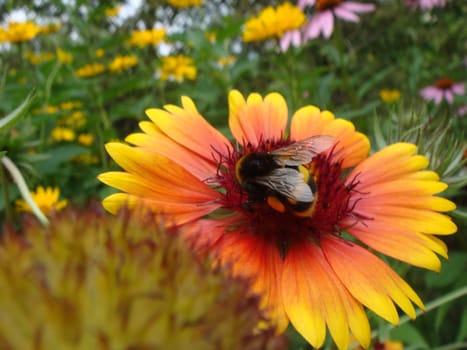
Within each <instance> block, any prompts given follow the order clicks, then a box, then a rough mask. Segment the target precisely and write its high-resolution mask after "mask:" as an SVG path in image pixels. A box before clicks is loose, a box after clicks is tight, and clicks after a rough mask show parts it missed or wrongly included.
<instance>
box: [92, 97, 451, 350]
mask: <svg viewBox="0 0 467 350" xmlns="http://www.w3.org/2000/svg"><path fill="white" fill-rule="evenodd" d="M164 108H165V110H164V109H149V110H147V111H146V113H147V115H148V117H149V118H150V119H151V121H143V122H141V123H140V127H141V129H142V130H143V133H136V134H132V135H129V136H128V137H127V139H126V141H128V142H129V143H130V144H133V145H134V146H129V145H126V144H123V143H109V144H107V151H108V152H109V154H110V155H111V156H112V158H113V159H114V160H115V161H116V162H117V163H118V164H119V165H120V166H121V167H122V168H123V169H124V171H122V172H107V173H104V174H101V175H100V176H99V179H100V180H101V181H102V182H104V183H106V184H108V185H110V186H112V187H115V188H117V189H119V190H120V191H122V192H121V193H116V194H112V195H110V196H109V197H107V198H106V199H105V200H104V201H103V205H104V207H105V208H106V209H107V210H108V211H110V212H112V213H116V212H117V211H118V210H119V209H121V208H122V207H125V206H129V207H133V208H143V209H144V210H151V211H153V212H155V213H159V214H161V215H162V216H163V220H164V222H166V223H169V224H173V225H177V226H184V227H185V228H186V230H188V231H189V232H190V234H189V235H188V237H187V238H188V239H190V240H193V241H194V244H195V248H197V249H199V250H200V252H206V253H213V254H214V255H215V256H217V257H218V259H219V261H220V262H221V263H223V264H225V265H228V266H230V267H231V268H232V269H233V271H234V273H235V274H238V275H244V276H249V277H250V278H252V280H253V281H254V283H253V291H254V292H256V293H258V294H259V295H261V297H262V305H263V307H264V308H265V310H266V311H267V313H268V315H269V317H270V319H271V321H272V322H273V323H274V324H275V325H276V327H277V330H278V332H282V331H284V330H285V329H286V327H287V325H288V324H289V322H290V323H292V325H293V326H294V327H295V328H296V329H297V330H298V332H300V333H301V334H302V335H303V336H304V337H305V339H307V341H308V342H309V343H310V344H311V345H312V346H314V347H320V346H322V345H323V343H324V340H325V337H326V328H327V329H328V330H329V332H330V334H331V336H332V338H333V339H334V341H335V343H336V345H337V347H338V348H339V349H346V348H347V346H348V344H349V342H350V339H351V337H352V339H356V340H357V341H358V342H359V343H360V344H361V345H362V346H364V347H368V346H369V344H370V338H371V336H370V325H369V322H368V319H367V315H366V313H365V309H364V307H367V308H368V309H370V310H372V311H373V312H375V313H376V314H378V315H379V316H381V317H383V318H384V319H386V320H388V321H389V322H391V323H393V324H397V323H398V321H399V316H398V313H397V310H396V305H397V306H398V307H399V308H400V309H401V310H403V311H404V312H405V313H406V314H408V315H409V316H410V317H411V318H415V316H416V313H415V308H414V305H413V304H415V305H417V306H419V307H420V308H423V303H422V301H421V300H420V298H419V297H418V296H417V294H416V293H415V292H414V291H413V289H412V288H411V287H410V286H409V285H408V284H407V283H406V282H405V281H404V280H403V279H402V278H400V277H399V276H398V275H397V274H396V273H395V272H394V271H393V270H392V269H391V268H390V267H389V265H387V264H386V263H385V262H384V261H383V260H382V259H381V258H379V257H378V256H377V255H375V254H374V253H372V252H371V251H370V250H369V249H368V247H369V248H371V250H372V251H379V252H381V253H383V254H385V255H388V256H391V257H393V258H395V259H398V260H401V261H404V262H407V263H409V264H412V265H415V266H420V267H424V268H428V269H432V270H439V269H440V260H439V258H438V256H437V255H436V254H440V255H442V256H444V257H446V256H447V248H446V245H445V244H444V243H443V242H442V241H441V240H439V239H438V238H436V237H435V236H434V235H447V234H452V233H454V232H456V230H457V228H456V226H455V225H454V223H453V222H452V221H451V219H450V218H449V217H448V216H446V215H444V214H442V213H441V212H445V211H450V210H453V209H454V207H455V206H454V204H453V203H452V202H450V201H449V200H446V199H444V198H440V197H437V196H434V194H436V193H439V192H441V191H443V190H444V189H445V188H446V187H447V185H445V184H444V183H442V182H440V181H439V178H438V176H437V175H436V173H434V172H432V171H429V170H425V169H426V167H427V166H428V160H427V159H426V158H425V157H423V156H421V155H416V154H415V153H416V146H415V145H412V144H408V143H397V144H394V145H391V146H388V147H386V148H384V149H383V150H381V151H379V152H377V153H375V154H374V155H372V156H370V157H368V152H369V150H370V143H369V141H368V139H367V137H366V136H365V135H363V134H361V133H359V132H356V131H355V128H354V126H353V124H352V123H351V122H349V121H346V120H343V119H338V118H337V119H336V118H335V117H334V115H333V114H332V113H331V112H329V111H320V110H319V109H318V108H317V107H314V106H306V107H303V108H301V109H299V110H298V111H296V112H295V113H294V115H293V116H292V120H291V123H290V130H289V131H287V129H286V125H287V122H288V108H287V104H286V102H285V100H284V98H283V97H282V96H281V95H279V94H277V93H271V94H268V95H267V96H266V97H264V98H263V97H261V96H260V95H259V94H256V93H253V94H250V95H249V96H248V98H247V99H246V100H245V99H244V97H243V96H242V95H241V94H240V92H238V91H236V90H234V91H232V92H231V93H230V95H229V111H230V115H229V125H230V129H231V131H232V134H233V136H234V138H235V140H236V142H237V143H238V146H234V145H232V144H231V143H230V142H229V140H228V139H227V138H226V137H225V136H223V135H222V134H221V133H220V132H219V131H217V130H216V129H215V128H214V127H212V126H211V125H210V124H209V123H208V122H207V121H206V120H205V119H204V118H203V117H202V116H201V115H200V114H199V112H198V111H197V109H196V106H195V105H194V103H193V101H192V100H191V99H189V98H188V97H182V107H178V106H174V105H167V106H165V107H164ZM323 135H324V136H323ZM320 142H321V143H322V145H321V146H320V145H319V143H320ZM310 144H311V145H313V147H314V148H313V152H311V151H310V148H309V147H310ZM304 149H305V150H307V151H310V152H309V153H310V154H311V155H310V157H311V159H310V157H305V158H304V159H302V156H303V154H302V153H301V152H303V150H304ZM285 150H286V151H285ZM290 154H292V156H291V155H290ZM265 159H267V160H266V161H265ZM247 160H248V162H249V165H248V171H245V167H246V166H245V163H246V162H247ZM272 184H273V185H272ZM294 196H295V197H294ZM305 198H306V199H307V200H305ZM308 199H309V200H308Z"/></svg>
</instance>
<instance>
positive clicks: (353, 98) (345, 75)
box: [334, 21, 358, 107]
mask: <svg viewBox="0 0 467 350" xmlns="http://www.w3.org/2000/svg"><path fill="white" fill-rule="evenodd" d="M335 28H336V30H335V35H334V37H335V40H334V42H335V43H336V47H337V50H338V52H339V62H338V65H339V68H340V70H341V72H342V82H343V85H344V91H345V93H347V94H348V96H349V99H350V103H351V105H352V106H353V107H357V105H358V98H357V93H356V91H355V89H354V88H353V87H352V86H350V85H351V84H350V75H349V70H348V67H347V63H346V59H345V54H346V48H345V42H344V35H343V33H342V26H341V25H340V23H339V21H335Z"/></svg>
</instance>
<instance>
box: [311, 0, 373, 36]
mask: <svg viewBox="0 0 467 350" xmlns="http://www.w3.org/2000/svg"><path fill="white" fill-rule="evenodd" d="M302 3H307V4H308V5H315V4H316V9H317V12H316V13H315V14H314V15H313V16H311V18H310V21H309V22H308V23H307V24H306V27H305V29H304V35H305V39H315V38H317V37H318V36H319V35H320V34H321V33H322V34H323V36H324V37H325V38H326V39H328V38H329V37H330V36H331V34H332V31H333V30H334V16H336V17H337V18H340V19H342V20H344V21H349V22H358V21H359V17H358V16H357V13H366V12H371V11H374V10H375V5H374V4H362V3H359V2H354V1H344V0H307V1H302Z"/></svg>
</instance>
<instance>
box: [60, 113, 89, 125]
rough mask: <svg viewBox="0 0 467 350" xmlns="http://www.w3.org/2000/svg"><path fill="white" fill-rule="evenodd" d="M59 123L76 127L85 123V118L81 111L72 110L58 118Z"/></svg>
mask: <svg viewBox="0 0 467 350" xmlns="http://www.w3.org/2000/svg"><path fill="white" fill-rule="evenodd" d="M60 123H61V124H62V125H67V126H69V127H70V128H73V129H76V128H79V127H81V126H83V125H84V124H86V118H85V117H84V113H83V112H82V111H74V112H72V113H71V114H70V115H68V116H66V117H63V118H60Z"/></svg>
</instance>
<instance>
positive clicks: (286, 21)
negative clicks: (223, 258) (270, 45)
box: [243, 2, 306, 42]
mask: <svg viewBox="0 0 467 350" xmlns="http://www.w3.org/2000/svg"><path fill="white" fill-rule="evenodd" d="M305 20H306V18H305V15H304V13H303V12H302V10H301V9H300V8H299V7H297V6H295V5H292V4H291V3H289V2H286V3H284V4H282V5H279V6H277V8H273V7H272V6H268V7H266V8H265V9H263V10H262V11H261V12H260V13H259V15H258V16H257V17H253V18H250V19H249V20H247V21H246V22H245V27H244V30H243V41H244V42H251V41H261V40H265V39H270V38H275V37H276V38H279V37H281V36H282V35H283V34H284V33H285V32H287V31H289V30H293V29H297V28H299V27H300V26H301V25H302V24H303V23H305Z"/></svg>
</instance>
